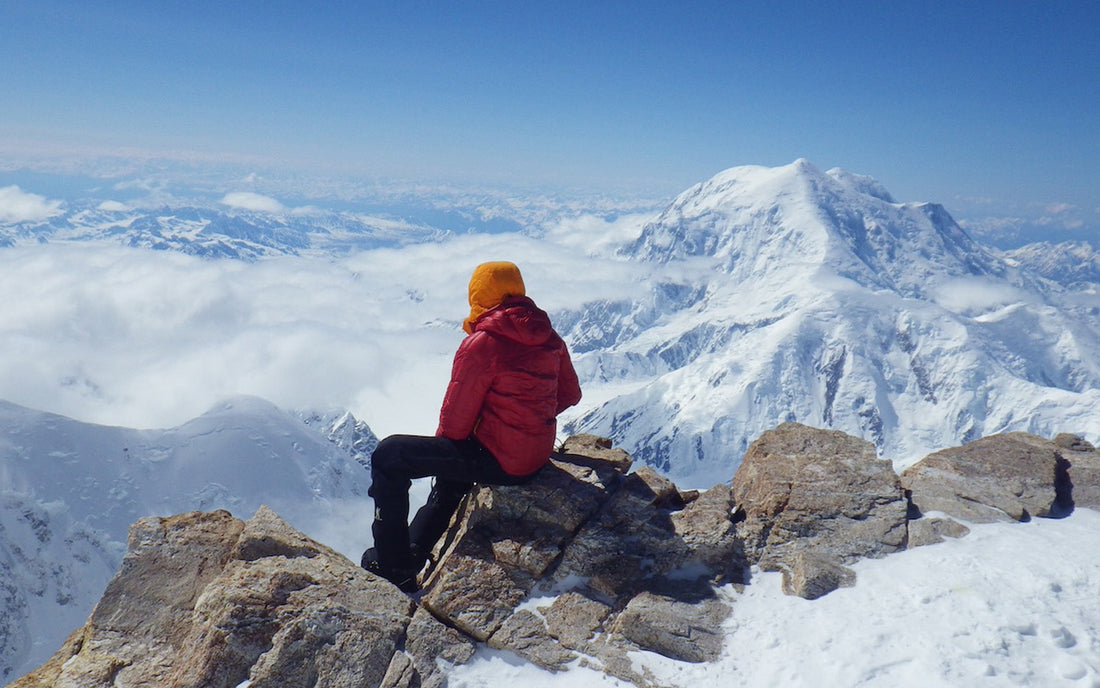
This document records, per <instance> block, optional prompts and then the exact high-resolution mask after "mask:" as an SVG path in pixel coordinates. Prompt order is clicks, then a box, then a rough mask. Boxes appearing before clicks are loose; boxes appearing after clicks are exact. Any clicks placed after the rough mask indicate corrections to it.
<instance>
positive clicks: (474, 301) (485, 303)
mask: <svg viewBox="0 0 1100 688" xmlns="http://www.w3.org/2000/svg"><path fill="white" fill-rule="evenodd" d="M526 294H527V289H526V287H525V286H524V284H523V276H522V275H520V273H519V268H518V267H516V264H515V263H510V262H508V261H506V260H498V261H493V262H489V263H482V264H481V265H478V266H477V267H476V268H474V274H473V275H471V276H470V286H469V302H470V315H469V316H468V317H467V318H466V320H464V321H463V323H462V329H463V330H466V333H467V334H470V333H472V332H473V331H474V330H473V325H474V323H475V322H476V321H477V319H478V318H480V317H481V315H482V314H483V313H485V312H486V311H488V310H490V309H492V308H496V307H497V306H499V305H500V304H501V303H503V302H504V300H505V299H506V298H508V297H510V296H524V295H526ZM532 305H533V304H532Z"/></svg>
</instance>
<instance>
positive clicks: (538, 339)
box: [471, 296, 554, 345]
mask: <svg viewBox="0 0 1100 688" xmlns="http://www.w3.org/2000/svg"><path fill="white" fill-rule="evenodd" d="M471 332H490V333H492V334H496V335H500V336H501V337H507V338H508V339H511V340H514V341H517V342H520V343H521V344H528V345H538V344H542V343H544V342H546V341H547V340H548V339H550V338H551V336H554V328H553V326H552V325H551V324H550V316H548V315H547V314H546V312H545V311H543V310H542V309H541V308H539V307H538V306H536V305H535V302H534V301H532V300H531V299H529V298H527V297H526V296H510V297H508V298H506V299H505V300H504V302H503V303H501V304H500V305H499V306H497V307H496V308H492V309H490V310H488V311H486V312H485V313H483V314H482V315H481V316H480V317H479V318H478V319H477V320H475V321H474V322H473V324H472V325H471Z"/></svg>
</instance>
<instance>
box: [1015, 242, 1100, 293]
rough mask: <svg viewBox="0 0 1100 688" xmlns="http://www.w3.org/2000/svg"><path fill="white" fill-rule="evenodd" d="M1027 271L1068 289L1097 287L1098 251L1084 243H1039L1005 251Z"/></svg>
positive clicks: (1099, 270)
mask: <svg viewBox="0 0 1100 688" xmlns="http://www.w3.org/2000/svg"><path fill="white" fill-rule="evenodd" d="M1004 257H1005V258H1006V259H1007V260H1008V261H1010V262H1012V263H1014V264H1016V265H1019V266H1021V267H1024V268H1026V269H1027V270H1029V271H1031V272H1033V273H1035V274H1037V275H1041V276H1043V277H1045V278H1046V279H1048V280H1050V281H1052V282H1057V283H1058V284H1061V285H1063V286H1066V287H1070V288H1077V289H1081V288H1088V287H1089V286H1090V285H1097V284H1100V251H1097V250H1096V248H1094V247H1093V246H1092V244H1089V243H1088V242H1084V241H1066V242H1062V243H1057V244H1052V243H1049V242H1039V243H1034V244H1027V245H1025V246H1021V247H1020V248H1016V249H1012V250H1010V251H1005V252H1004Z"/></svg>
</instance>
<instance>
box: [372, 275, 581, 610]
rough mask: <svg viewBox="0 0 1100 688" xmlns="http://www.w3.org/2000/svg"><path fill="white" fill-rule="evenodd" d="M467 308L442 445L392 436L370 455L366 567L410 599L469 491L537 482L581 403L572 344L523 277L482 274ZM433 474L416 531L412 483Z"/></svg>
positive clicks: (443, 413) (443, 415) (443, 414)
mask: <svg viewBox="0 0 1100 688" xmlns="http://www.w3.org/2000/svg"><path fill="white" fill-rule="evenodd" d="M469 303H470V315H469V317H467V318H466V320H465V321H464V322H463V329H464V330H465V331H466V332H467V334H468V336H467V337H466V339H464V340H463V341H462V344H461V345H459V348H458V351H457V352H456V353H455V358H454V365H453V366H452V370H451V380H450V383H449V384H448V385H447V391H446V394H445V396H444V400H443V406H442V408H441V410H440V415H439V428H438V430H437V431H436V436H435V437H418V436H410V435H394V436H391V437H387V438H386V439H384V440H383V441H382V442H381V443H379V445H378V448H377V449H375V451H374V453H373V454H372V456H371V478H372V484H371V490H370V494H371V496H372V497H373V498H374V500H375V520H374V524H373V525H372V531H373V532H374V541H375V546H374V547H373V548H371V549H368V550H367V551H366V552H364V553H363V566H364V568H366V569H367V570H369V571H373V572H375V573H378V574H379V575H382V576H384V577H385V578H388V579H389V580H391V581H393V582H394V583H396V584H398V585H399V586H400V587H402V589H404V590H412V589H415V587H416V574H417V573H418V572H419V570H420V568H421V567H422V565H423V563H424V556H425V552H427V551H429V550H430V549H431V547H432V546H433V545H434V544H435V541H436V540H437V539H438V538H439V536H440V535H441V534H442V532H443V530H444V529H445V528H446V524H447V522H448V521H449V519H450V516H451V514H452V513H453V511H454V509H455V507H456V506H457V505H458V502H459V501H460V500H461V498H462V496H463V495H465V494H466V492H467V491H468V490H469V488H470V486H471V485H472V484H473V483H475V482H480V483H486V484H520V483H523V482H526V481H528V480H530V479H531V478H532V477H534V475H535V474H536V473H537V472H538V471H539V470H540V469H541V468H542V467H543V466H545V465H546V463H547V462H548V461H549V460H550V454H551V452H552V451H553V445H554V439H555V437H556V435H557V420H556V417H557V415H558V414H559V413H561V411H563V410H564V409H566V408H567V407H569V406H572V405H574V404H576V403H577V402H578V401H580V398H581V390H580V385H579V384H578V382H577V374H576V372H575V371H574V369H573V364H572V362H571V361H570V360H569V352H568V350H567V348H566V346H565V343H564V342H563V341H562V339H561V337H559V336H558V334H557V333H556V332H555V331H554V329H553V327H552V326H551V324H550V318H549V317H548V316H547V315H546V313H544V312H543V311H542V310H540V309H539V308H538V307H537V306H536V305H535V303H534V301H532V300H531V299H529V298H527V296H526V288H525V286H524V284H523V278H522V277H521V276H520V273H519V268H517V267H516V266H515V265H514V264H512V263H509V262H504V261H499V262H492V263H483V264H481V265H479V266H478V267H477V268H476V269H475V270H474V273H473V276H472V277H471V278H470V284H469ZM429 475H430V476H436V481H435V484H434V485H433V487H432V493H431V495H430V496H429V498H428V502H427V504H425V505H424V507H423V508H421V510H420V511H419V512H417V515H416V518H415V519H414V520H413V523H412V525H411V526H409V525H408V524H407V520H408V510H409V496H408V490H409V486H410V485H411V480H412V479H413V478H422V477H426V476H429Z"/></svg>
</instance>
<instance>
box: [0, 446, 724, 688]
mask: <svg viewBox="0 0 1100 688" xmlns="http://www.w3.org/2000/svg"><path fill="white" fill-rule="evenodd" d="M566 447H567V448H568V449H569V452H570V453H565V454H560V455H556V456H555V459H554V460H553V461H552V462H551V464H550V465H549V466H548V467H547V468H546V469H545V470H544V471H542V472H541V473H540V474H539V476H538V477H537V478H536V479H535V480H533V481H532V482H531V483H529V484H527V485H523V486H512V487H481V488H478V489H476V490H474V491H473V492H472V493H471V494H470V495H469V496H468V497H467V499H466V500H465V502H464V503H463V505H462V506H461V507H460V509H459V512H458V513H457V514H456V517H455V520H454V521H453V523H452V525H451V528H450V530H449V531H448V534H447V536H446V537H445V538H444V540H443V541H442V542H441V543H440V544H439V545H438V546H437V548H436V552H435V560H436V561H438V563H437V564H436V565H435V567H434V569H433V570H431V571H429V572H426V574H425V577H424V578H423V580H422V586H423V594H422V596H421V597H420V600H419V601H420V604H419V605H418V604H416V603H415V602H413V600H412V599H410V598H409V597H408V596H406V595H404V594H403V593H401V592H400V591H398V590H397V588H395V587H394V586H392V585H390V584H389V583H388V582H386V581H384V580H382V579H379V578H377V577H375V576H373V575H371V574H369V573H367V572H366V571H363V570H362V569H361V568H359V567H358V566H355V565H354V564H352V562H350V561H348V560H347V559H346V558H344V557H343V556H341V555H339V554H337V553H336V552H334V551H332V550H330V549H328V548H327V547H324V546H323V545H320V544H318V543H316V542H314V541H312V540H310V539H309V538H307V537H306V536H304V535H302V534H301V533H299V532H297V531H295V530H294V529H293V528H291V527H290V526H288V525H287V524H286V523H285V522H283V521H282V520H281V519H279V517H278V516H276V515H275V513H274V512H272V511H271V510H269V509H267V508H266V507H264V508H261V509H260V510H259V511H257V512H256V514H255V515H254V516H253V517H252V518H251V519H250V520H249V521H247V522H242V521H240V520H238V519H235V518H233V517H232V516H231V515H230V514H229V513H228V512H224V511H219V512H214V513H209V514H204V513H197V512H196V513H190V514H182V515H179V516H174V517H171V518H149V519H142V520H141V521H138V522H137V523H136V524H134V526H133V527H132V529H131V536H130V550H129V552H128V554H127V555H126V558H125V560H124V562H123V565H122V569H121V570H120V571H119V573H118V575H117V576H116V577H115V578H114V580H112V582H111V584H110V585H109V587H108V589H107V592H106V593H105V594H104V596H103V599H102V600H101V601H100V603H99V605H98V606H97V607H96V609H95V611H94V613H93V614H92V616H91V618H90V619H89V621H88V623H87V624H86V625H85V626H84V627H83V628H81V629H80V630H78V631H77V632H76V633H74V634H73V636H72V637H71V638H70V639H69V641H68V642H66V644H65V645H64V646H63V647H62V648H61V649H60V650H59V651H58V652H57V653H56V654H55V655H54V657H53V658H51V659H50V660H49V661H48V662H47V663H46V664H45V665H43V666H42V667H40V668H39V669H38V670H37V671H35V672H33V673H31V674H29V675H27V676H25V677H23V678H22V679H20V680H19V681H16V682H15V683H14V684H12V686H14V687H18V688H29V687H31V686H34V687H44V686H59V685H65V686H71V687H73V688H83V687H88V688H93V687H94V688H101V687H102V688H107V687H108V686H114V685H126V686H171V687H173V688H183V687H188V688H190V687H195V688H198V687H200V686H201V687H203V688H218V687H221V686H226V687H228V688H233V687H235V686H238V685H240V684H241V683H242V682H244V681H246V680H248V681H250V685H251V686H253V687H266V686H279V687H280V688H286V687H294V686H310V687H313V686H317V687H319V688H340V687H343V686H349V687H350V686H356V687H360V686H371V687H373V686H385V687H386V688H414V687H438V686H442V685H444V683H445V676H446V672H447V667H448V666H453V665H456V664H461V663H464V662H466V661H468V660H469V659H470V657H471V656H472V655H473V653H474V651H475V649H476V647H477V644H478V643H479V642H483V643H485V644H487V645H488V646H489V647H493V648H499V649H505V650H509V651H511V652H514V653H515V654H517V655H519V656H520V657H523V658H525V659H527V660H529V661H531V662H534V663H536V664H538V665H539V666H542V667H545V668H548V669H558V668H562V667H564V666H565V665H566V664H568V663H570V662H573V661H577V660H580V661H582V662H586V663H588V664H589V665H591V666H597V667H601V668H603V669H604V670H605V671H607V672H609V673H613V674H615V675H617V676H620V677H622V678H625V679H627V680H630V681H633V682H635V683H636V684H638V685H639V686H652V685H656V684H655V682H654V681H653V680H652V678H651V677H649V676H647V675H645V674H643V673H639V670H638V669H636V668H635V666H634V663H633V662H632V661H631V660H630V657H629V653H630V652H635V651H638V650H640V649H641V650H648V651H652V652H659V653H662V654H665V655H666V656H669V657H673V658H676V659H681V660H684V661H692V662H699V661H707V660H709V659H714V658H716V657H717V656H718V653H719V652H720V651H721V644H722V643H721V639H722V633H721V624H722V622H723V621H724V620H725V618H726V617H727V615H728V614H729V611H730V609H729V606H728V604H727V602H726V601H725V600H724V599H723V598H721V597H719V595H718V594H717V593H716V591H715V589H714V588H713V587H712V585H711V582H725V581H730V580H734V581H736V580H739V579H740V576H741V575H742V572H743V571H744V568H745V566H746V563H745V560H744V557H743V555H742V554H741V547H740V544H739V541H738V539H737V538H736V536H735V532H734V524H733V521H732V518H731V507H732V501H731V497H730V490H729V488H728V487H725V486H719V487H716V488H714V489H712V490H709V491H707V492H705V493H703V494H702V495H700V494H698V493H696V492H686V493H685V492H681V491H680V490H678V489H677V488H676V486H675V485H673V484H672V483H671V482H669V481H668V480H667V479H665V478H663V477H661V476H659V475H658V474H657V473H655V472H654V471H653V470H651V469H649V468H642V469H640V470H639V471H638V472H636V473H633V474H626V470H627V469H628V468H629V467H630V464H631V463H632V460H631V458H630V456H629V455H628V454H626V453H625V452H623V451H622V450H618V449H613V448H611V447H610V443H609V442H608V441H607V440H602V439H600V438H595V437H590V436H582V437H578V438H572V439H571V440H570V441H569V442H568V443H567V445H566ZM543 596H545V597H546V598H547V599H548V600H551V599H552V600H553V601H552V602H549V603H547V604H545V605H541V606H533V605H530V604H525V603H526V602H527V601H528V600H530V599H533V598H539V597H543Z"/></svg>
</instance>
